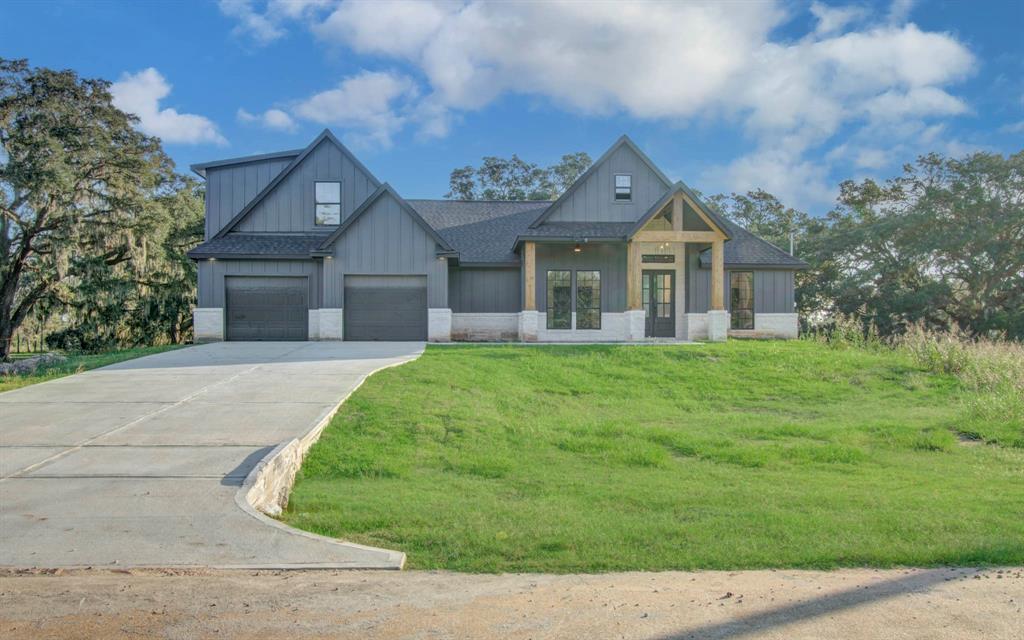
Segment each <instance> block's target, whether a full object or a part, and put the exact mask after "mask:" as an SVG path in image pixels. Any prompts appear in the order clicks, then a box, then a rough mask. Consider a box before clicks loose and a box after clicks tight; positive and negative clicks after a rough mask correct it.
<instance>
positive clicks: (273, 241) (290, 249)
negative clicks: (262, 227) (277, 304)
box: [188, 233, 327, 258]
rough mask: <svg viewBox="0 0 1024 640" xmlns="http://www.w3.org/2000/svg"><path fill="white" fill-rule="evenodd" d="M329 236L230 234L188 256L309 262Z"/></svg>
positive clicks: (193, 250) (212, 240) (194, 250)
mask: <svg viewBox="0 0 1024 640" xmlns="http://www.w3.org/2000/svg"><path fill="white" fill-rule="evenodd" d="M326 237H327V234H324V233H311V234H302V235H294V234H290V235H272V234H266V233H261V234H248V233H229V234H228V235H226V236H221V237H220V238H212V239H210V240H207V241H206V242H204V243H202V244H201V245H199V246H198V247H196V248H195V249H192V250H191V251H189V252H188V257H190V258H241V257H246V256H253V257H267V258H296V257H299V258H308V257H309V252H310V251H312V250H313V249H316V247H317V246H318V245H319V244H320V243H321V242H323V241H324V238H326Z"/></svg>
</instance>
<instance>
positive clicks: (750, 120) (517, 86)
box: [263, 0, 976, 204]
mask: <svg viewBox="0 0 1024 640" xmlns="http://www.w3.org/2000/svg"><path fill="white" fill-rule="evenodd" d="M325 6H326V5H324V4H323V3H320V2H317V3H315V4H312V5H309V4H307V3H304V4H303V7H302V8H301V9H299V8H295V7H293V9H294V11H291V12H287V11H284V10H282V9H280V8H275V5H274V4H273V3H272V4H271V5H269V6H268V7H267V8H266V11H265V12H264V14H263V15H265V16H271V17H272V21H274V24H276V25H282V24H284V22H283V21H284V20H285V19H291V18H296V19H298V20H301V21H302V22H303V23H305V24H308V25H309V28H310V29H311V31H312V33H313V34H314V35H315V37H316V38H317V39H318V40H319V41H320V42H322V43H325V44H326V45H327V46H332V47H341V48H348V49H349V50H351V51H354V52H355V53H356V54H360V55H363V56H369V57H372V58H375V59H377V60H380V59H383V60H385V61H387V62H386V64H388V65H389V66H391V67H392V68H393V69H398V71H387V72H364V73H363V74H360V75H359V76H356V77H355V78H348V79H344V80H343V81H342V83H341V84H340V85H339V86H338V87H337V88H334V89H329V90H327V91H325V92H323V93H320V94H317V95H315V96H311V97H309V98H307V99H306V100H304V101H302V102H301V103H300V104H299V106H297V107H296V108H294V109H293V110H291V114H292V116H293V117H299V118H303V119H307V120H313V121H316V122H320V123H323V124H337V125H339V126H345V127H351V128H353V129H355V130H356V132H357V133H358V134H359V135H363V136H365V137H366V139H367V140H376V141H378V142H379V143H382V144H390V143H391V141H392V139H393V137H394V136H395V135H396V134H397V133H398V132H399V131H401V130H403V129H404V128H407V127H408V128H415V129H417V130H418V132H419V134H420V135H421V136H427V137H430V136H434V137H438V136H443V135H446V133H447V131H448V129H449V128H450V127H451V124H452V122H453V121H457V119H458V118H459V117H460V115H461V114H463V113H465V112H468V111H472V110H477V109H482V108H485V107H487V106H488V105H490V104H491V103H493V102H494V101H495V100H496V99H498V98H499V97H501V96H502V95H507V94H516V95H525V96H531V97H537V98H541V99H546V100H549V101H550V102H551V103H553V104H554V105H556V106H558V107H560V108H562V109H564V110H566V111H570V112H574V113H580V114H584V115H589V116H605V115H611V114H625V115H628V116H631V117H634V118H639V119H648V120H661V121H665V122H668V123H671V124H685V123H687V122H689V121H691V120H693V119H700V120H701V121H717V122H725V123H727V124H730V125H732V124H735V125H736V126H737V127H738V128H739V129H740V130H741V131H742V132H743V133H744V134H745V135H747V136H748V137H749V138H750V140H751V142H752V151H751V152H750V153H749V154H748V155H747V156H744V157H740V158H737V159H735V161H734V162H733V163H731V164H730V165H727V166H723V167H717V168H714V170H713V171H712V173H716V174H717V175H734V176H737V177H744V176H750V175H751V173H752V171H754V170H755V169H758V170H763V171H765V172H766V174H765V175H766V176H768V175H769V174H773V173H780V171H781V172H782V173H787V172H788V175H790V176H792V175H801V176H803V177H804V178H805V179H806V180H809V181H810V182H809V183H808V187H807V188H806V189H805V193H806V194H807V197H805V198H804V199H802V202H803V203H804V204H808V203H810V201H811V200H813V199H815V198H820V197H823V196H824V194H825V191H826V190H823V189H821V188H820V186H821V185H820V184H819V183H817V182H816V181H817V180H818V179H819V178H820V177H821V176H820V175H819V173H820V172H818V171H817V170H816V168H815V167H813V166H809V165H808V164H807V161H806V158H807V157H809V156H811V155H812V154H818V155H827V153H828V151H829V148H832V149H835V148H838V147H839V146H841V145H842V144H843V143H844V142H845V141H846V140H848V139H850V138H851V136H858V135H860V136H861V137H862V138H864V139H858V140H857V141H856V143H855V144H853V145H851V148H850V151H849V153H847V154H837V155H835V156H833V157H834V158H836V161H837V162H838V161H840V158H841V159H842V161H845V162H849V163H851V164H856V163H857V162H862V163H866V165H877V164H878V162H880V158H881V157H882V156H881V155H879V154H872V153H859V155H858V151H857V149H877V150H879V151H881V152H884V151H885V149H887V148H889V149H891V148H894V147H895V146H896V145H898V144H902V143H903V142H904V140H901V139H889V140H884V139H883V140H869V139H867V138H868V137H869V135H870V134H871V133H872V132H875V131H878V130H879V129H880V128H881V127H882V125H885V128H886V130H887V131H889V132H890V133H891V132H893V131H899V130H900V128H899V127H898V126H896V125H899V124H900V123H905V122H913V123H915V127H916V123H919V122H926V123H927V121H928V120H936V119H941V118H949V117H952V116H957V115H962V114H965V113H970V106H969V105H968V104H966V103H965V102H964V100H963V99H962V98H960V97H958V96H957V95H955V94H954V93H953V91H952V89H951V87H952V85H953V84H955V83H956V82H958V81H960V80H962V79H964V78H965V77H967V76H968V75H970V74H971V73H972V72H973V71H974V69H975V68H976V60H975V57H974V55H973V54H972V53H971V52H970V51H969V50H968V49H967V48H966V47H965V46H964V45H963V44H962V43H961V42H959V41H958V40H957V39H956V38H955V37H954V36H953V35H951V34H948V33H940V32H929V31H922V30H921V29H920V28H919V27H917V26H916V25H914V24H912V23H907V17H908V16H909V12H910V10H911V9H912V8H913V3H912V2H906V1H902V0H896V2H893V3H892V5H891V6H890V9H889V12H888V14H887V15H886V16H874V17H872V16H871V15H870V14H869V12H868V11H866V10H865V9H863V8H861V7H860V6H859V5H848V6H827V5H825V4H824V3H823V2H819V1H815V2H813V3H812V4H811V6H810V8H809V10H810V12H811V13H812V14H813V16H814V17H815V18H816V21H815V25H814V27H812V31H811V32H809V33H807V34H805V35H803V37H798V38H792V37H787V38H780V37H779V36H777V35H775V34H776V33H777V32H778V30H779V27H781V26H783V25H786V24H788V23H790V21H791V19H792V18H793V15H792V14H791V13H790V12H791V11H793V10H794V9H793V7H792V6H791V5H790V4H787V3H784V2H781V1H780V2H769V1H765V2H757V3H740V4H736V3H722V2H713V1H707V2H685V3H683V2H677V3H608V2H595V3H588V2H572V1H555V0H552V1H548V2H532V3H513V2H481V1H476V0H471V1H468V2H461V3H450V2H426V1H424V2H409V1H405V0H400V1H396V2H386V3H369V2H342V3H340V4H337V5H332V6H330V7H329V8H327V9H325V8H324V7H325ZM268 19H270V18H268ZM414 78H415V80H414ZM355 79H358V82H361V83H364V84H365V85H367V88H368V91H369V93H368V94H367V95H365V96H363V95H356V94H355V93H354V89H352V88H350V87H353V86H355V85H352V84H350V83H351V82H354V81H355ZM918 131H919V129H918ZM859 132H862V133H859ZM823 147H825V148H823ZM819 150H821V151H823V152H824V153H822V154H819ZM890 157H891V156H890ZM858 158H860V160H858ZM773 163H781V165H779V164H773ZM866 165H865V166H866ZM776 166H781V170H780V171H777V170H776V169H775V167H776ZM785 178H786V176H785V175H779V176H778V177H776V178H770V179H771V180H773V181H775V182H778V183H780V184H783V182H784V179H785ZM768 179H769V178H768V177H766V180H768ZM788 184H791V185H792V186H793V188H794V191H795V190H796V183H794V182H792V181H790V182H789V183H788ZM783 186H784V187H785V186H786V184H783Z"/></svg>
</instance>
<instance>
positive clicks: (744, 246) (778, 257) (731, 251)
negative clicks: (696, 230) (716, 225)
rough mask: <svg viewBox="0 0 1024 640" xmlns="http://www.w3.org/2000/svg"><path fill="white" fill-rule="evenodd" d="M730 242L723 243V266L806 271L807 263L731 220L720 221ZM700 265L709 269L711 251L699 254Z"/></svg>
mask: <svg viewBox="0 0 1024 640" xmlns="http://www.w3.org/2000/svg"><path fill="white" fill-rule="evenodd" d="M722 223H723V224H725V226H726V227H728V229H727V231H728V232H729V235H730V236H732V240H729V241H728V242H726V243H725V264H727V265H743V266H748V265H749V266H752V267H757V266H765V267H781V268H784V269H806V268H807V263H806V262H804V261H803V260H799V259H797V258H794V257H793V256H791V255H789V254H788V253H786V252H785V251H783V250H782V249H780V248H778V247H776V246H775V245H773V244H771V243H770V242H768V241H766V240H762V239H761V238H758V237H757V236H755V235H754V234H752V233H750V232H749V231H747V230H746V229H744V228H743V227H741V226H740V225H738V224H736V223H735V222H733V221H732V220H729V219H722ZM700 265H701V266H702V267H707V268H710V267H711V250H710V249H708V250H707V251H703V252H701V254H700Z"/></svg>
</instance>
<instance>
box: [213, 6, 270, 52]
mask: <svg viewBox="0 0 1024 640" xmlns="http://www.w3.org/2000/svg"><path fill="white" fill-rule="evenodd" d="M217 6H218V7H219V8H220V12H221V13H223V14H224V15H225V16H227V17H229V18H234V19H236V20H238V25H237V26H236V27H235V28H234V30H233V31H232V33H234V34H235V35H248V36H251V37H252V39H253V40H254V41H255V42H256V43H257V44H260V45H266V44H270V43H271V42H273V41H275V40H277V39H279V38H282V37H283V36H284V35H285V33H286V31H285V30H284V28H283V27H282V26H281V25H280V24H279V23H278V22H277V21H275V20H273V19H271V18H269V17H267V16H266V15H263V14H261V13H258V12H257V11H256V10H255V9H254V8H253V3H252V0H220V1H219V2H218V3H217Z"/></svg>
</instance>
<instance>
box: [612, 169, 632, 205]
mask: <svg viewBox="0 0 1024 640" xmlns="http://www.w3.org/2000/svg"><path fill="white" fill-rule="evenodd" d="M632 199H633V176H631V175H629V174H628V173H617V174H615V200H616V202H629V201H630V200H632Z"/></svg>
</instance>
